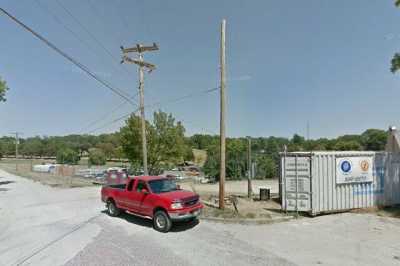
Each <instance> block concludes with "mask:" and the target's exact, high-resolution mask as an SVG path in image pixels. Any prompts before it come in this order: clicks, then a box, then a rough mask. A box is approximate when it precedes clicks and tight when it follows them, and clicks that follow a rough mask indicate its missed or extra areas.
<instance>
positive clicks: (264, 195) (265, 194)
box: [260, 187, 271, 201]
mask: <svg viewBox="0 0 400 266" xmlns="http://www.w3.org/2000/svg"><path fill="white" fill-rule="evenodd" d="M270 199H271V189H270V188H266V187H265V188H264V187H263V188H261V187H260V200H263V201H266V200H270Z"/></svg>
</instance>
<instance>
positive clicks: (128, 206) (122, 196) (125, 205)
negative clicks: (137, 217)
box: [117, 179, 135, 210]
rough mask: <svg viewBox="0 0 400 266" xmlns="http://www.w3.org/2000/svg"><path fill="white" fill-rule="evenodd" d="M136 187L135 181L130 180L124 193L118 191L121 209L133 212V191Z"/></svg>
mask: <svg viewBox="0 0 400 266" xmlns="http://www.w3.org/2000/svg"><path fill="white" fill-rule="evenodd" d="M134 185H135V179H131V180H129V182H128V183H127V186H126V189H125V190H123V191H118V197H117V198H118V199H119V202H118V203H119V207H120V208H122V209H125V210H132V208H133V207H134V206H133V202H132V195H131V194H132V190H133V187H134Z"/></svg>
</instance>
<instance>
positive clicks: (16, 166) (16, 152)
mask: <svg viewBox="0 0 400 266" xmlns="http://www.w3.org/2000/svg"><path fill="white" fill-rule="evenodd" d="M10 134H12V135H15V170H16V171H18V160H17V159H18V145H19V135H20V134H23V133H22V132H11V133H10Z"/></svg>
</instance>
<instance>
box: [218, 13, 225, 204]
mask: <svg viewBox="0 0 400 266" xmlns="http://www.w3.org/2000/svg"><path fill="white" fill-rule="evenodd" d="M225 26H226V21H225V19H223V20H222V23H221V47H220V49H221V51H220V53H221V54H220V67H221V88H220V90H221V95H220V97H221V107H220V108H221V110H220V145H221V147H220V154H221V158H220V172H219V208H220V209H224V208H225Z"/></svg>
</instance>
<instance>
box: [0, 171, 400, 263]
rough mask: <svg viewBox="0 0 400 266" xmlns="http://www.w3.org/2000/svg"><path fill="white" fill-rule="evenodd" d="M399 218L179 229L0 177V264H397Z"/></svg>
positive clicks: (82, 191)
mask: <svg viewBox="0 0 400 266" xmlns="http://www.w3.org/2000/svg"><path fill="white" fill-rule="evenodd" d="M399 235H400V219H393V218H383V217H377V216H374V215H361V214H342V215H328V216H322V217H318V218H313V219H307V218H304V219H300V220H295V221H291V222H285V223H280V224H273V225H262V226H260V225H259V226H257V225H254V226H246V225H232V224H220V223H211V222H207V221H200V223H199V224H178V225H176V226H175V227H173V230H172V232H170V233H166V234H163V233H159V232H156V231H154V230H153V228H152V226H151V222H150V221H146V220H143V219H139V218H135V217H133V216H130V215H123V216H121V217H119V218H111V217H109V216H107V214H105V213H104V206H103V204H102V203H101V201H100V200H99V188H98V187H90V188H76V189H57V188H51V187H47V186H43V185H40V184H38V183H34V182H32V181H30V180H27V179H24V178H20V177H16V176H13V175H10V174H7V173H5V172H4V171H2V170H0V265H295V264H297V265H321V264H323V265H340V264H342V265H399V264H400V243H399V241H398V236H399Z"/></svg>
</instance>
